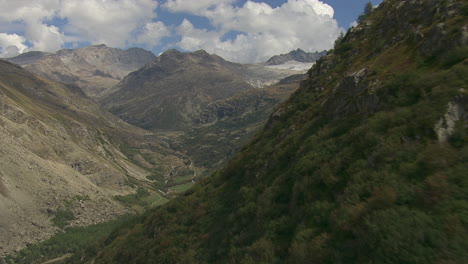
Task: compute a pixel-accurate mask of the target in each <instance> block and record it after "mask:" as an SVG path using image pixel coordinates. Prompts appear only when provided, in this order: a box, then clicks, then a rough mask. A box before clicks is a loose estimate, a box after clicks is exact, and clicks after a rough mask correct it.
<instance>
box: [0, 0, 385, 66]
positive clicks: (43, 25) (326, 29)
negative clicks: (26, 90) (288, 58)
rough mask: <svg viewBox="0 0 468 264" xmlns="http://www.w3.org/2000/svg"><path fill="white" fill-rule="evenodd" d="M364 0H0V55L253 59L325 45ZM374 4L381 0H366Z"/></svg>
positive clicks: (326, 45) (329, 43) (258, 60)
mask: <svg viewBox="0 0 468 264" xmlns="http://www.w3.org/2000/svg"><path fill="white" fill-rule="evenodd" d="M367 2H368V0H321V1H320V0H132V1H129V0H35V1H31V0H0V6H2V9H1V10H0V57H11V56H15V55H18V54H20V53H23V52H27V51H31V50H41V51H47V52H55V51H57V50H59V49H62V48H78V47H82V46H87V45H94V44H106V45H108V46H110V47H116V48H124V49H125V48H129V47H135V46H136V47H142V48H146V49H149V50H152V51H153V52H154V53H155V54H159V53H160V52H163V51H165V50H167V49H169V48H177V49H179V50H182V51H194V50H198V49H205V50H206V51H208V52H209V53H215V54H218V55H220V56H222V57H224V58H225V59H228V60H231V61H236V62H243V63H252V62H261V61H264V60H266V59H267V58H268V57H270V56H272V55H275V54H279V53H286V52H289V51H290V50H293V49H297V48H301V49H304V50H306V51H317V50H324V49H329V48H331V47H332V45H333V43H334V40H335V39H336V37H337V36H338V35H339V34H340V32H341V31H342V30H346V29H348V27H349V26H350V25H351V23H352V22H353V21H355V20H356V18H357V16H358V15H359V14H361V13H362V11H363V9H364V6H365V4H366V3H367ZM371 2H372V3H373V4H374V5H378V4H380V3H381V2H382V0H372V1H371Z"/></svg>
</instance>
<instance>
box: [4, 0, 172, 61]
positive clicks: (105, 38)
mask: <svg viewBox="0 0 468 264" xmlns="http://www.w3.org/2000/svg"><path fill="white" fill-rule="evenodd" d="M0 6H1V7H2V10H1V11H0V25H2V26H1V27H0V28H1V29H2V31H3V33H4V34H7V33H12V31H11V30H8V29H9V25H14V26H15V31H13V32H22V33H21V34H24V37H25V38H26V40H27V42H28V43H30V44H31V47H30V50H42V51H51V52H53V51H56V50H58V49H60V48H62V47H63V46H64V44H65V43H69V44H71V45H74V44H75V43H79V42H90V43H92V44H101V43H105V44H107V45H109V46H113V47H126V46H128V45H129V44H132V43H141V42H142V41H148V43H145V44H147V45H149V46H156V45H157V42H158V41H159V40H160V38H161V37H162V36H164V35H167V34H168V30H167V29H166V28H165V26H164V24H163V23H161V22H153V19H154V18H155V17H156V13H155V12H154V10H155V9H156V7H157V6H158V2H157V1H155V0H0ZM59 19H63V21H66V23H65V25H61V26H60V28H59V27H58V26H56V25H54V23H55V22H57V21H58V20H59ZM2 31H0V32H2ZM153 34H155V35H153ZM22 43H25V41H23V42H22ZM25 50H26V49H19V51H18V52H22V51H25Z"/></svg>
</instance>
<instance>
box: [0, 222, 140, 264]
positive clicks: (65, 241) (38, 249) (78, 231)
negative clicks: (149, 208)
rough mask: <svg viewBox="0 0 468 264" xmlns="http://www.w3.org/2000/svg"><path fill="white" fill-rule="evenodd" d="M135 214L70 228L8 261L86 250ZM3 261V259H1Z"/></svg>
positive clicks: (17, 262)
mask: <svg viewBox="0 0 468 264" xmlns="http://www.w3.org/2000/svg"><path fill="white" fill-rule="evenodd" d="M135 219H137V218H136V217H135V216H124V217H122V218H120V219H118V220H114V221H110V222H105V223H100V224H97V225H91V226H87V227H74V228H68V229H66V230H65V231H64V232H62V233H59V234H57V235H55V236H53V237H52V238H50V239H48V240H46V241H44V242H41V243H39V244H36V245H31V246H28V247H27V248H25V249H23V250H21V251H20V252H19V253H18V254H17V255H16V256H9V257H6V258H5V260H4V261H5V262H6V263H8V264H9V263H12V264H13V263H15V264H20V263H42V262H44V261H47V260H49V259H53V258H57V257H60V256H63V255H65V254H67V253H74V252H78V251H80V250H84V249H86V248H88V247H91V246H93V245H97V244H98V241H100V240H103V239H105V238H106V237H107V236H108V235H109V234H110V233H111V232H112V230H114V229H115V228H117V227H122V226H126V225H128V224H131V223H132V222H134V221H135ZM0 262H1V259H0Z"/></svg>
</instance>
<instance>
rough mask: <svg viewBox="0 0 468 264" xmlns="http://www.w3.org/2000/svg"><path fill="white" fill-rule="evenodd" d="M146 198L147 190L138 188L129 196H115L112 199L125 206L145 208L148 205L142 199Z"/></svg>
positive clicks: (148, 194)
mask: <svg viewBox="0 0 468 264" xmlns="http://www.w3.org/2000/svg"><path fill="white" fill-rule="evenodd" d="M148 196H150V193H149V192H148V190H146V189H145V188H143V187H138V189H137V191H136V193H134V194H129V195H117V196H115V197H114V199H115V200H117V201H119V202H121V203H122V204H124V205H127V206H130V205H140V206H142V207H145V206H147V205H148V203H147V201H145V200H144V198H146V197H148Z"/></svg>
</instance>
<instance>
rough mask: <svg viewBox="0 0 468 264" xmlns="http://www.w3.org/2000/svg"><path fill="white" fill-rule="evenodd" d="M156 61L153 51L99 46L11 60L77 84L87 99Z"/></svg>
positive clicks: (42, 73)
mask: <svg viewBox="0 0 468 264" xmlns="http://www.w3.org/2000/svg"><path fill="white" fill-rule="evenodd" d="M155 58H156V56H155V55H154V54H153V53H152V52H150V51H147V50H144V49H140V48H131V49H128V50H121V49H115V48H109V47H107V46H105V45H96V46H89V47H84V48H79V49H64V50H59V51H57V52H56V53H53V54H52V53H45V52H36V51H33V52H28V53H25V54H21V55H19V56H17V57H14V58H10V59H8V60H9V61H10V62H13V63H16V64H19V65H21V66H23V67H24V68H25V69H27V70H28V71H30V72H33V73H34V74H37V75H39V76H43V77H46V78H48V79H50V80H54V81H60V82H64V83H68V84H75V85H77V86H79V87H80V88H81V89H82V90H83V91H84V92H85V93H86V94H87V95H88V96H91V97H101V96H103V95H104V94H107V93H109V92H110V91H111V88H112V87H113V86H114V85H116V84H117V83H118V82H119V81H120V80H121V79H122V78H124V77H125V76H126V75H127V74H129V73H130V72H132V71H135V70H137V69H139V68H141V67H142V66H143V65H145V64H146V63H148V62H150V61H152V60H154V59H155Z"/></svg>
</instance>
